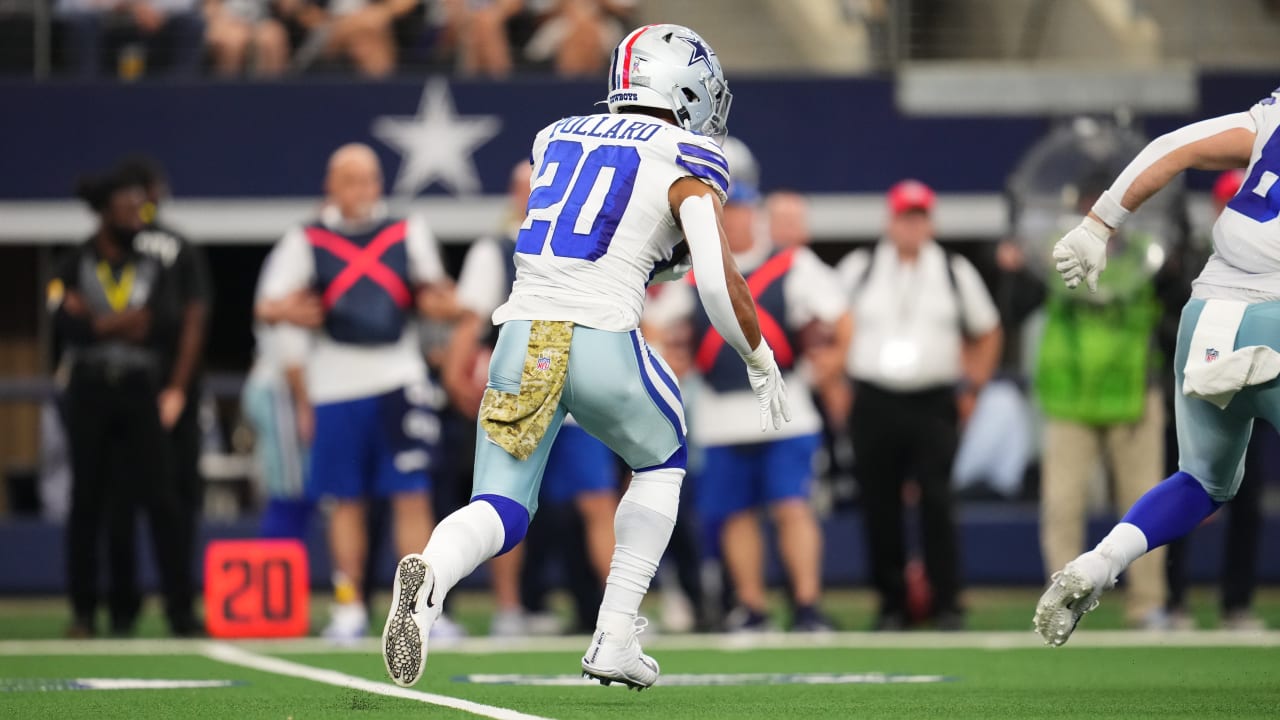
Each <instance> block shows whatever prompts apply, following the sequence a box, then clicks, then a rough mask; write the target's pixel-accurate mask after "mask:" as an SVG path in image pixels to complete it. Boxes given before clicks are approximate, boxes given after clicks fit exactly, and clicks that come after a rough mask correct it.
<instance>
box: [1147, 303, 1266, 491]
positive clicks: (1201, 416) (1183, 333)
mask: <svg viewBox="0 0 1280 720" xmlns="http://www.w3.org/2000/svg"><path fill="white" fill-rule="evenodd" d="M1204 305H1205V301H1204V300H1191V301H1190V302H1188V303H1187V305H1186V307H1184V308H1183V309H1182V319H1181V321H1180V322H1179V324H1178V351H1177V353H1176V354H1175V355H1174V361H1173V362H1174V365H1173V368H1174V378H1175V379H1176V385H1175V387H1174V404H1173V408H1174V417H1175V418H1176V420H1177V429H1178V468H1179V469H1180V470H1182V471H1183V472H1185V473H1187V474H1189V475H1191V476H1192V477H1194V478H1195V479H1196V480H1198V481H1199V482H1200V484H1201V485H1202V486H1203V487H1204V490H1205V492H1207V493H1208V494H1209V497H1211V498H1213V499H1214V500H1217V501H1219V502H1226V501H1227V500H1230V499H1231V498H1233V497H1235V494H1236V492H1237V491H1238V490H1239V489H1240V481H1241V479H1242V478H1243V477H1244V456H1245V449H1246V448H1247V447H1248V446H1249V437H1250V435H1252V433H1253V419H1254V418H1263V419H1264V420H1266V421H1268V422H1270V423H1271V424H1272V425H1274V426H1276V427H1280V424H1278V423H1280V379H1276V380H1271V381H1270V382H1266V383H1262V384H1261V385H1253V386H1250V387H1246V388H1244V389H1243V390H1241V391H1240V392H1238V393H1236V395H1235V397H1233V398H1232V399H1231V402H1230V403H1228V404H1227V407H1226V409H1225V410H1219V409H1218V406H1217V405H1214V404H1213V403H1211V402H1208V401H1207V400H1201V399H1200V398H1194V397H1187V396H1186V395H1183V394H1182V379H1183V375H1184V371H1185V370H1186V366H1187V357H1188V355H1190V352H1191V339H1192V336H1193V335H1194V334H1195V330H1196V323H1197V322H1199V320H1200V313H1201V312H1202V311H1203V310H1204ZM1253 345H1265V346H1267V347H1270V348H1271V349H1273V350H1278V351H1280V302H1265V303H1256V304H1253V305H1250V306H1249V307H1248V308H1247V309H1246V310H1245V311H1244V319H1243V320H1242V321H1241V322H1240V328H1239V330H1237V331H1236V342H1235V348H1234V349H1239V348H1243V347H1250V346H1253Z"/></svg>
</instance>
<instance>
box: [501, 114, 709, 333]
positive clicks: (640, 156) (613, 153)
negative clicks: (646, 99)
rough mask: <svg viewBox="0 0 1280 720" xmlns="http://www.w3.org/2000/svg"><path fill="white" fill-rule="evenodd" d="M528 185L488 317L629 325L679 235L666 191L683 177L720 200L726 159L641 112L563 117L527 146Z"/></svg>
mask: <svg viewBox="0 0 1280 720" xmlns="http://www.w3.org/2000/svg"><path fill="white" fill-rule="evenodd" d="M532 160H533V192H532V193H531V194H530V195H529V205H528V215H527V216H526V217H525V221H524V224H523V225H522V226H521V228H520V233H519V236H518V237H517V238H516V259H515V264H516V281H515V285H514V286H513V287H512V289H511V297H510V299H509V300H508V301H507V302H506V304H504V305H502V306H501V307H499V308H498V309H497V310H495V311H494V313H493V322H494V323H495V324H502V323H504V322H507V321H508V320H570V321H572V322H574V323H576V324H578V325H583V326H586V327H591V328H596V329H599V330H610V331H614V332H629V331H631V330H634V329H635V328H636V327H638V326H639V324H640V314H641V312H642V311H643V309H644V298H645V286H646V285H647V284H648V283H649V279H650V277H652V275H653V273H654V271H655V269H657V268H659V267H661V266H662V265H663V263H666V262H668V261H670V260H671V257H672V250H673V248H674V247H675V246H676V245H677V244H679V242H680V241H681V239H682V236H681V233H680V229H679V227H678V226H677V225H676V221H675V218H674V217H672V214H671V206H670V204H669V202H668V199H667V193H668V191H669V190H670V188H671V185H672V183H674V182H675V181H676V180H678V179H680V178H681V177H686V176H691V177H695V178H698V179H700V180H702V181H703V182H705V183H707V184H708V185H709V186H711V187H712V188H713V189H714V190H715V191H716V192H717V193H718V194H719V195H720V199H721V201H723V200H724V198H725V192H726V191H727V190H728V187H729V164H728V162H727V161H726V160H725V159H724V155H723V153H722V152H721V150H720V146H719V145H717V144H716V143H715V142H714V141H712V140H711V139H710V138H707V137H703V136H701V135H695V134H693V133H691V132H689V131H687V130H684V129H683V128H680V127H678V126H676V125H672V124H670V123H667V122H663V121H662V120H659V119H657V118H654V117H651V116H648V115H637V114H618V115H613V114H599V115H583V116H578V117H570V118H565V119H563V120H560V121H558V122H555V123H553V124H551V125H549V126H547V127H546V128H543V130H542V132H540V133H538V136H537V139H535V140H534V143H533V155H532Z"/></svg>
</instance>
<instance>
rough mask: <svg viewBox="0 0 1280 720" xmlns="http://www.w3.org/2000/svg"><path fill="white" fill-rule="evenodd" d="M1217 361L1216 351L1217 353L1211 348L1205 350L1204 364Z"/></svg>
mask: <svg viewBox="0 0 1280 720" xmlns="http://www.w3.org/2000/svg"><path fill="white" fill-rule="evenodd" d="M1217 359H1218V351H1217V350H1214V349H1213V348H1209V349H1208V350H1205V351H1204V361H1205V362H1207V363H1211V362H1213V361H1214V360H1217Z"/></svg>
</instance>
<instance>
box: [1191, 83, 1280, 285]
mask: <svg viewBox="0 0 1280 720" xmlns="http://www.w3.org/2000/svg"><path fill="white" fill-rule="evenodd" d="M1249 118H1250V119H1252V121H1253V125H1254V130H1255V132H1256V133H1257V136H1256V138H1255V139H1254V141H1253V155H1252V156H1251V157H1250V160H1249V168H1248V170H1247V171H1246V174H1245V180H1244V183H1243V184H1242V185H1241V186H1240V191H1239V192H1238V193H1236V196H1235V197H1233V198H1232V199H1231V201H1230V202H1229V203H1227V207H1226V209H1225V210H1223V211H1222V214H1221V215H1219V216H1218V220H1217V222H1215V223H1214V225H1213V249H1214V252H1213V256H1212V257H1210V258H1209V262H1208V263H1207V264H1206V265H1205V268H1204V271H1203V272H1201V273H1200V277H1199V278H1197V279H1196V282H1195V290H1196V292H1195V296H1196V297H1202V298H1214V297H1223V298H1228V299H1241V300H1253V301H1259V300H1280V184H1278V183H1277V180H1280V133H1277V132H1276V130H1277V129H1278V128H1280V88H1277V89H1276V91H1274V92H1273V93H1272V94H1271V96H1270V97H1267V98H1265V99H1264V100H1262V101H1261V102H1259V103H1258V104H1257V105H1254V106H1253V108H1252V109H1251V110H1250V111H1249ZM1240 291H1244V292H1240Z"/></svg>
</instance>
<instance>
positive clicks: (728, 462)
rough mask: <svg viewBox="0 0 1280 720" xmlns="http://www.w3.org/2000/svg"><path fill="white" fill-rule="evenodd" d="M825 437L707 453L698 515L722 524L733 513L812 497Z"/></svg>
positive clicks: (720, 448) (720, 447)
mask: <svg viewBox="0 0 1280 720" xmlns="http://www.w3.org/2000/svg"><path fill="white" fill-rule="evenodd" d="M821 443H822V436H821V435H819V434H817V433H815V434H813V435H801V436H799V437H793V438H787V439H786V440H775V441H773V442H762V443H751V444H749V445H711V446H709V447H707V448H705V449H704V451H703V452H704V454H703V462H702V470H701V472H699V473H698V481H697V484H696V486H695V491H696V499H697V506H698V515H699V516H700V517H701V518H702V520H703V522H706V523H718V522H720V521H722V520H724V519H725V518H727V517H729V516H730V515H733V514H734V513H739V512H742V511H743V510H749V509H751V508H756V507H762V506H765V505H769V504H771V503H775V502H778V501H779V500H788V499H791V498H808V497H809V489H810V487H811V486H812V484H813V456H814V454H815V453H816V452H817V451H818V446H819V445H820V444H821Z"/></svg>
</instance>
